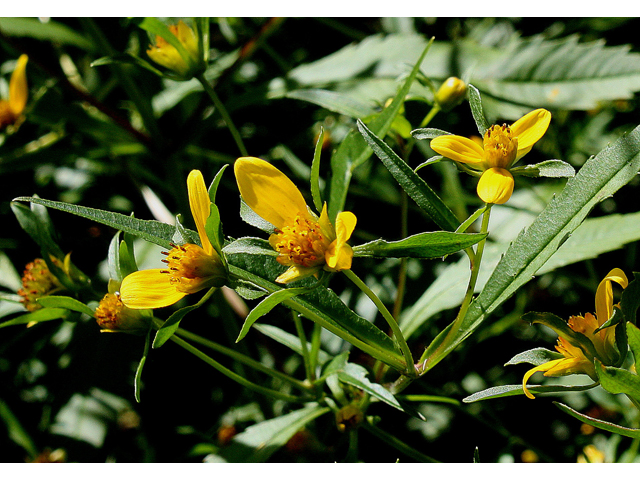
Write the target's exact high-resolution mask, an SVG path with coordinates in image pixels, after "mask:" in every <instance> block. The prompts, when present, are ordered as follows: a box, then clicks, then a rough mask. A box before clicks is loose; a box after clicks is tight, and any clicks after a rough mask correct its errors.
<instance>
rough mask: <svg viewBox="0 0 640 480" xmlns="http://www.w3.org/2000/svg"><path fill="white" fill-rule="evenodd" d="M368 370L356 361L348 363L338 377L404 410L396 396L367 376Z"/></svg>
mask: <svg viewBox="0 0 640 480" xmlns="http://www.w3.org/2000/svg"><path fill="white" fill-rule="evenodd" d="M367 375H368V372H367V370H366V369H365V368H364V367H362V366H360V365H357V364H355V363H347V364H346V365H345V366H344V369H343V370H341V371H339V372H338V379H339V380H340V381H341V382H343V383H348V384H349V385H353V386H354V387H358V388H361V389H362V390H364V391H365V392H367V393H368V394H369V395H371V396H372V397H375V398H377V399H378V400H381V401H383V402H384V403H386V404H387V405H391V406H392V407H394V408H397V409H398V410H400V411H404V410H403V408H402V406H401V405H400V403H399V402H398V400H397V399H396V397H394V396H393V394H392V393H391V392H390V391H389V390H387V389H386V388H384V387H383V386H382V385H380V384H378V383H373V382H371V381H370V380H369V379H368V378H367Z"/></svg>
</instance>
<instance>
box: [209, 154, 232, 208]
mask: <svg viewBox="0 0 640 480" xmlns="http://www.w3.org/2000/svg"><path fill="white" fill-rule="evenodd" d="M228 166H229V164H228V163H227V164H225V165H223V166H222V167H221V168H220V170H218V173H216V176H215V177H213V180H212V181H211V185H209V188H208V190H207V191H208V193H209V199H210V200H211V203H216V193H217V192H218V186H219V185H220V180H222V174H223V173H224V171H225V170H226V169H227V167H228Z"/></svg>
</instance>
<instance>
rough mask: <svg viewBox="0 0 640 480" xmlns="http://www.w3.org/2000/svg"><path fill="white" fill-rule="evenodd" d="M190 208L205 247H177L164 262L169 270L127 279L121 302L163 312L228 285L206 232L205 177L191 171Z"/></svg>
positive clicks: (130, 276) (160, 270)
mask: <svg viewBox="0 0 640 480" xmlns="http://www.w3.org/2000/svg"><path fill="white" fill-rule="evenodd" d="M187 189H188V192H189V205H190V206H191V213H192V215H193V219H194V220H195V223H196V227H197V230H198V235H199V237H200V243H201V244H202V247H200V246H198V245H194V244H191V243H186V244H184V245H174V247H173V248H172V249H171V250H170V251H169V252H163V253H164V254H165V255H166V256H167V258H166V259H163V262H165V263H166V264H167V268H166V269H162V268H158V269H150V270H140V271H138V272H133V273H131V274H129V275H127V276H126V277H125V278H124V280H122V285H121V286H120V299H121V300H122V303H124V305H126V306H127V307H129V308H135V309H144V308H161V307H166V306H168V305H173V304H174V303H176V302H177V301H178V300H180V299H181V298H182V297H184V296H185V295H187V294H189V293H196V292H199V291H200V290H204V289H206V288H211V287H221V286H222V285H224V284H225V283H226V280H227V272H226V268H225V267H224V265H223V262H222V259H221V258H220V255H219V254H218V252H216V250H215V249H214V248H213V245H212V244H211V241H210V240H209V237H207V233H206V231H205V224H206V222H207V219H208V218H209V214H210V210H211V208H210V206H211V200H210V199H209V194H208V193H207V188H206V186H205V184H204V179H203V177H202V173H200V171H199V170H192V171H191V173H189V177H188V178H187Z"/></svg>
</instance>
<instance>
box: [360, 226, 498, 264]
mask: <svg viewBox="0 0 640 480" xmlns="http://www.w3.org/2000/svg"><path fill="white" fill-rule="evenodd" d="M485 237H486V235H485V234H483V233H452V232H426V233H418V234H416V235H412V236H410V237H407V238H405V239H404V240H398V241H394V242H387V241H386V240H382V239H379V240H374V241H372V242H368V243H365V244H362V245H358V246H356V247H353V254H354V256H356V257H379V258H387V257H393V258H402V257H409V258H438V257H444V256H445V255H449V254H451V253H455V252H459V251H460V250H464V249H465V248H467V247H470V246H471V245H475V244H476V243H478V242H479V241H480V240H482V239H483V238H485Z"/></svg>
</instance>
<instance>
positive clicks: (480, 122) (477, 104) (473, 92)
mask: <svg viewBox="0 0 640 480" xmlns="http://www.w3.org/2000/svg"><path fill="white" fill-rule="evenodd" d="M467 92H468V94H469V106H470V107H471V115H473V119H474V120H475V122H476V126H477V127H478V132H479V133H480V136H481V137H484V133H485V132H486V131H487V129H488V128H489V127H490V126H491V125H489V122H487V119H486V118H485V117H484V109H483V108H482V100H481V98H480V92H479V91H478V89H477V88H476V87H474V86H473V85H468V86H467Z"/></svg>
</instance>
